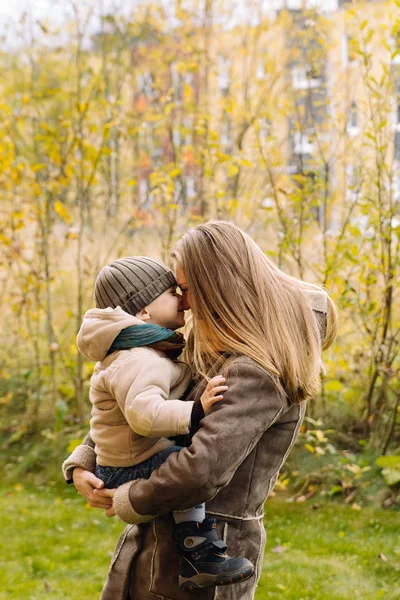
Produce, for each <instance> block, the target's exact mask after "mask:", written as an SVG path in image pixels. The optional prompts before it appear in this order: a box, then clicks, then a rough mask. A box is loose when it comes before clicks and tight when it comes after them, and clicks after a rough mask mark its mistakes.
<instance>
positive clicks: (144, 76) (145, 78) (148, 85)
mask: <svg viewBox="0 0 400 600" xmlns="http://www.w3.org/2000/svg"><path fill="white" fill-rule="evenodd" d="M136 83H137V87H138V91H139V93H140V94H143V95H144V96H145V97H146V98H147V99H149V100H150V99H151V98H152V97H153V78H152V76H151V74H150V73H149V72H147V71H145V72H143V73H139V75H138V76H137V78H136Z"/></svg>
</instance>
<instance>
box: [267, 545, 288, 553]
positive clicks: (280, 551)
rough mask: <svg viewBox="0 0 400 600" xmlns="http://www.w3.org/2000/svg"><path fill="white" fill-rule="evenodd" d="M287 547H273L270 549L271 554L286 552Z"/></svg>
mask: <svg viewBox="0 0 400 600" xmlns="http://www.w3.org/2000/svg"><path fill="white" fill-rule="evenodd" d="M286 550H287V547H285V546H275V548H272V550H271V552H274V553H275V554H282V552H286Z"/></svg>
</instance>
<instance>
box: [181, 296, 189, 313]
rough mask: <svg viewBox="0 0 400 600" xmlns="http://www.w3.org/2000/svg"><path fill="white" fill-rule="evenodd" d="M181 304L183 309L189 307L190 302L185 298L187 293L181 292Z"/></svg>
mask: <svg viewBox="0 0 400 600" xmlns="http://www.w3.org/2000/svg"><path fill="white" fill-rule="evenodd" d="M182 306H183V310H189V309H190V304H189V302H188V300H187V294H183V296H182Z"/></svg>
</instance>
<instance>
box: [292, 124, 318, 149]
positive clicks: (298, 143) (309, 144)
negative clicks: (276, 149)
mask: <svg viewBox="0 0 400 600" xmlns="http://www.w3.org/2000/svg"><path fill="white" fill-rule="evenodd" d="M293 141H294V150H293V151H294V154H313V152H314V140H313V132H312V131H310V130H306V131H296V133H295V134H294V138H293Z"/></svg>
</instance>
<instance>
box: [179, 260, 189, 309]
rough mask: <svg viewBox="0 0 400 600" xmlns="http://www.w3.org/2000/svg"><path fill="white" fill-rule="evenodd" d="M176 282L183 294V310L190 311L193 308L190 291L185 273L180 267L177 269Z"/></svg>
mask: <svg viewBox="0 0 400 600" xmlns="http://www.w3.org/2000/svg"><path fill="white" fill-rule="evenodd" d="M175 276H176V281H177V283H178V286H179V288H180V290H181V292H182V305H183V310H189V309H190V308H191V307H192V300H191V297H190V290H189V287H188V283H187V278H186V275H185V273H184V272H183V271H182V269H180V268H179V267H177V268H176V274H175Z"/></svg>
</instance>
